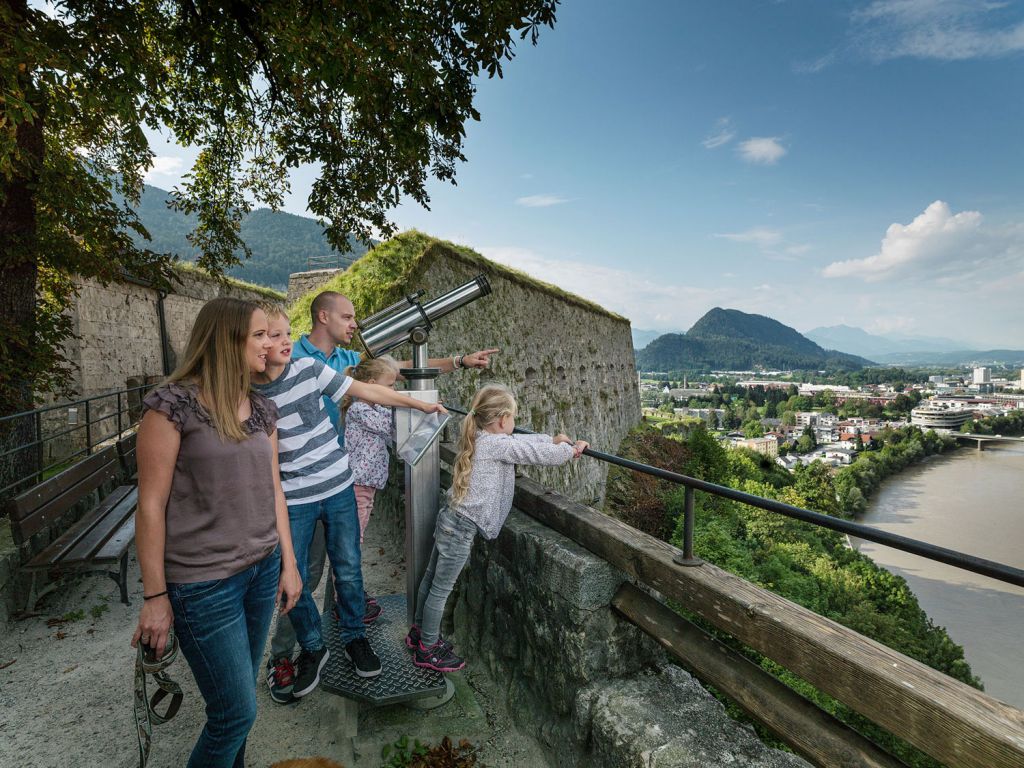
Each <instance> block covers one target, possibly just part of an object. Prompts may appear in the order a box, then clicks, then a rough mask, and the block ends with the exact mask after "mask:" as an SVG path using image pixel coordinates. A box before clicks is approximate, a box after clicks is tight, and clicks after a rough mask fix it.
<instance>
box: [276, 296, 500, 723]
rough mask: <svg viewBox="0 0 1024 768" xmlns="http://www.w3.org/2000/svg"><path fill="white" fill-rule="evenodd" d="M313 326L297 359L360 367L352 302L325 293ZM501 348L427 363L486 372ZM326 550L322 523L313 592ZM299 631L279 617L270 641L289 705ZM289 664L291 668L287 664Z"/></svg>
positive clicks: (314, 310)
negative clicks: (354, 342)
mask: <svg viewBox="0 0 1024 768" xmlns="http://www.w3.org/2000/svg"><path fill="white" fill-rule="evenodd" d="M310 319H311V321H312V325H311V328H312V330H310V332H309V333H308V334H304V335H303V336H302V337H301V338H300V339H299V341H298V342H297V343H296V344H295V346H294V347H292V359H293V360H294V359H298V358H302V357H314V358H316V359H317V360H320V361H321V362H322V363H324V364H326V365H327V366H328V367H330V368H333V369H334V370H336V371H338V372H339V373H340V372H344V370H345V369H346V368H348V367H349V366H353V365H358V364H359V359H360V357H361V355H360V353H359V352H356V351H355V350H351V349H346V348H345V347H346V346H347V345H348V344H351V343H352V337H353V336H354V335H355V332H356V330H358V328H359V326H358V324H357V323H356V311H355V308H354V307H353V306H352V302H351V301H349V300H348V298H347V297H345V296H343V295H342V294H340V293H337V292H336V291H324V292H323V293H320V294H318V295H317V296H316V298H314V299H313V303H312V305H311V306H310ZM497 351H498V350H497V349H482V350H480V351H478V352H472V353H470V354H466V355H455V356H454V357H441V358H435V357H432V358H430V360H429V362H428V363H427V364H428V365H429V366H430V367H431V368H438V369H440V371H441V373H450V372H451V371H454V370H457V369H459V368H478V369H480V368H486V367H487V366H488V364H489V363H490V357H491V355H493V354H495V353H496V352H497ZM399 365H400V366H401V367H403V368H409V367H411V366H412V363H411V362H410V361H404V362H402V363H399ZM323 402H324V408H326V410H327V414H328V416H329V417H330V419H331V423H332V424H334V427H335V429H337V430H338V442H339V443H341V445H342V447H343V448H344V446H345V424H344V422H343V421H342V419H341V413H340V411H339V410H338V406H337V405H336V404H335V403H334V401H333V400H331V399H330V398H328V397H325V398H324V399H323ZM326 557H327V549H326V546H325V543H324V531H323V527H322V526H321V525H320V524H319V523H318V524H317V526H316V529H315V531H314V534H313V541H312V542H311V544H310V547H309V571H308V575H309V583H310V587H309V590H310V592H313V591H314V590H315V589H316V588H317V586H318V585H319V584H320V579H321V577H322V576H323V571H324V561H325V559H326ZM379 615H380V606H379V605H378V604H377V601H376V600H374V599H373V598H372V597H370V596H369V595H366V613H365V614H364V616H363V621H364V622H365V623H367V624H369V623H372V622H373V621H374V620H375V619H376V618H377V617H378V616H379ZM295 642H296V638H295V630H294V629H293V628H292V623H291V621H290V620H289V618H288V616H286V615H285V616H278V619H277V627H276V628H275V630H274V634H273V637H271V639H270V660H269V661H268V663H267V685H268V686H269V687H270V690H271V693H272V698H273V699H274V701H277V702H279V703H284V702H286V701H288V700H290V698H291V696H290V692H289V691H290V688H289V686H290V679H288V678H289V676H290V675H291V672H290V670H291V657H292V654H293V653H294V651H295ZM283 662H287V663H283Z"/></svg>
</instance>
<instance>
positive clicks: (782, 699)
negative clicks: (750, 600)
mask: <svg viewBox="0 0 1024 768" xmlns="http://www.w3.org/2000/svg"><path fill="white" fill-rule="evenodd" d="M612 607H613V608H614V609H615V610H617V611H618V612H619V613H621V614H622V615H623V616H625V617H626V618H627V619H629V620H630V621H632V622H633V623H634V624H636V625H637V626H639V627H640V628H641V629H642V630H643V631H644V632H646V633H647V634H649V635H650V636H651V637H653V638H654V639H655V640H656V641H657V642H658V643H659V644H660V645H661V646H662V647H663V648H665V650H667V651H668V652H669V653H670V654H672V655H673V656H675V657H676V658H677V659H678V660H679V661H681V662H682V663H683V665H684V666H686V667H687V668H688V669H691V670H693V671H694V673H695V674H696V675H697V677H698V678H700V679H701V680H702V681H704V682H706V683H708V684H710V685H713V686H715V688H717V689H718V690H720V691H721V692H722V693H724V694H725V695H726V696H728V697H729V698H730V699H732V700H733V701H735V702H736V703H737V704H738V705H739V706H740V707H742V708H743V711H745V712H746V713H747V714H748V715H750V716H751V717H753V718H754V719H755V720H757V721H758V722H759V723H761V724H763V725H764V726H765V727H766V728H768V729H769V730H770V731H772V733H774V734H776V735H777V736H778V737H779V738H780V739H782V741H784V742H785V743H786V744H788V745H789V746H790V747H792V749H793V750H794V751H795V752H797V753H799V754H801V755H803V756H804V757H806V758H807V759H808V760H810V761H811V762H812V763H814V764H815V765H820V766H827V768H905V765H904V763H903V762H901V761H900V760H898V759H896V758H895V757H893V756H892V755H890V754H889V753H888V752H886V751H885V750H883V749H881V748H880V747H879V746H878V745H876V744H875V743H874V742H872V741H871V740H870V739H868V738H866V737H864V736H861V735H860V734H859V733H857V732H856V731H855V730H853V729H852V728H850V727H849V726H848V725H846V724H845V723H842V722H840V721H839V720H837V719H836V718H835V717H833V716H832V715H830V714H829V713H828V712H826V711H824V710H823V709H821V708H820V707H818V706H817V705H816V704H814V702H812V701H808V700H807V699H805V698H804V697H803V696H801V695H800V694H799V693H797V692H796V691H794V690H793V689H792V688H790V687H789V686H787V685H786V684H784V683H783V682H781V681H780V680H777V679H776V678H774V677H772V676H771V675H770V674H768V673H767V672H765V671H764V670H763V669H761V667H759V666H757V665H756V664H754V663H753V662H752V661H750V660H749V659H747V658H745V657H743V656H742V655H740V654H739V653H737V652H736V651H734V650H732V649H731V648H728V647H726V646H725V645H723V644H722V643H720V642H718V641H717V640H715V639H714V638H713V637H711V636H710V635H708V634H707V633H706V632H704V630H702V629H701V628H700V627H698V626H697V625H696V624H694V623H693V622H691V621H687V620H686V619H684V618H683V617H682V616H680V615H679V614H678V613H676V612H675V611H673V610H672V609H671V608H669V607H667V606H666V605H663V604H662V603H660V602H659V601H657V600H655V599H654V598H653V597H651V596H650V595H648V594H646V593H644V592H642V591H640V590H639V589H638V588H637V587H635V586H633V585H632V584H630V583H629V582H627V583H625V584H623V585H622V586H621V587H619V591H618V592H617V593H616V594H615V597H614V598H613V599H612Z"/></svg>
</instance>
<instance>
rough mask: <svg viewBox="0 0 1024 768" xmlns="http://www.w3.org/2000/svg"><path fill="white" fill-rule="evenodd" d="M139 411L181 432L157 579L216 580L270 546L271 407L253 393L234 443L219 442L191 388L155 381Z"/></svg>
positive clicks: (273, 521) (273, 538)
mask: <svg viewBox="0 0 1024 768" xmlns="http://www.w3.org/2000/svg"><path fill="white" fill-rule="evenodd" d="M142 402H143V407H144V408H143V413H145V411H146V410H153V411H159V412H160V413H162V414H163V415H164V416H166V417H167V418H168V419H169V420H170V421H171V422H172V423H173V424H174V426H175V427H176V428H177V430H178V432H180V433H181V447H180V448H179V449H178V458H177V461H176V462H175V464H174V477H173V479H172V480H171V492H170V495H169V496H168V498H167V510H166V522H167V540H166V544H165V545H164V574H165V578H166V579H167V581H168V582H171V583H177V584H187V583H193V582H197V581H210V580H213V579H223V578H227V577H228V576H232V575H234V574H236V573H238V572H239V571H242V570H244V569H245V568H247V567H248V566H250V565H252V564H253V563H256V562H258V561H259V560H262V559H263V558H264V557H266V556H267V555H269V554H270V553H271V552H273V551H274V548H275V547H276V546H277V518H276V514H275V511H274V510H275V506H274V476H273V454H274V446H273V444H272V443H271V442H270V435H271V434H273V432H274V429H275V428H276V425H277V408H276V407H275V406H274V404H273V403H272V402H271V401H270V400H269V399H267V398H266V397H264V396H263V395H260V394H258V393H256V392H252V393H250V394H249V402H250V403H251V404H252V415H251V416H249V418H248V419H246V421H245V423H244V424H243V425H242V426H243V429H244V431H245V432H246V434H247V435H248V437H247V438H246V439H245V440H242V441H241V442H237V443H236V442H233V441H231V440H223V439H221V437H220V435H219V434H218V433H217V429H216V427H214V425H213V420H212V419H211V418H210V414H209V413H208V412H207V410H206V409H205V408H204V407H203V405H202V403H200V402H199V399H198V397H197V390H196V387H195V386H194V385H189V384H184V383H182V382H173V383H168V384H163V385H161V386H160V387H158V388H157V389H155V390H153V391H152V392H150V393H149V394H148V395H146V397H145V399H144V400H143V401H142Z"/></svg>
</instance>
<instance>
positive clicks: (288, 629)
mask: <svg viewBox="0 0 1024 768" xmlns="http://www.w3.org/2000/svg"><path fill="white" fill-rule="evenodd" d="M326 560H327V549H326V547H325V545H324V524H323V523H317V524H316V526H315V527H314V528H313V540H312V542H311V543H310V545H309V559H308V565H307V568H308V569H309V570H308V571H307V574H308V575H309V578H308V579H303V582H302V586H303V587H307V586H308V587H309V592H310V594H312V593H313V592H316V588H317V587H319V586H320V579H321V578H322V577H323V575H324V562H326ZM299 572H300V573H301V570H300V571H299ZM294 655H295V628H294V627H293V626H292V615H291V613H286V614H283V615H282V614H280V613H279V614H278V615H277V624H275V625H274V634H272V635H271V636H270V658H271V660H274V659H280V658H281V657H283V656H287V657H288V658H291V657H292V656H294Z"/></svg>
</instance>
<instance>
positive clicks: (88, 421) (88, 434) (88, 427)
mask: <svg viewBox="0 0 1024 768" xmlns="http://www.w3.org/2000/svg"><path fill="white" fill-rule="evenodd" d="M89 405H90V401H89V400H86V401H85V455H86V456H88V455H89V454H90V453H92V414H91V413H90V408H89Z"/></svg>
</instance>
